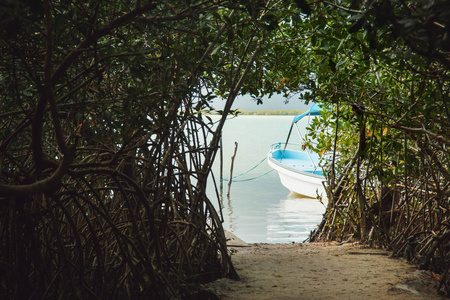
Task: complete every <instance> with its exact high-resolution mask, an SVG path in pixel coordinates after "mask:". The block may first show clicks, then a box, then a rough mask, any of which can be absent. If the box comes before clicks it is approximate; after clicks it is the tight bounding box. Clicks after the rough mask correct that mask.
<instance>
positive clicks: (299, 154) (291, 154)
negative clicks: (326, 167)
mask: <svg viewBox="0 0 450 300" xmlns="http://www.w3.org/2000/svg"><path fill="white" fill-rule="evenodd" d="M310 158H312V161H315V160H316V163H315V164H314V163H313V162H312V161H311V159H310ZM268 163H269V166H270V167H272V168H273V169H275V170H276V171H277V172H278V175H279V177H280V181H281V184H282V185H283V186H285V187H286V188H287V189H289V190H290V191H291V192H295V193H297V194H300V195H304V196H307V197H311V198H316V197H317V196H320V197H322V198H326V197H327V195H326V191H325V187H324V185H323V183H324V182H325V177H324V176H323V173H322V171H321V169H320V168H319V170H318V169H317V164H318V156H317V155H315V154H310V155H308V154H307V153H306V152H305V151H297V150H282V149H273V150H271V151H270V152H269V155H268Z"/></svg>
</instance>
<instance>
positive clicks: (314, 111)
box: [294, 103, 322, 123]
mask: <svg viewBox="0 0 450 300" xmlns="http://www.w3.org/2000/svg"><path fill="white" fill-rule="evenodd" d="M321 111H322V107H320V105H319V104H317V103H314V105H313V106H311V108H310V109H308V110H307V111H306V112H304V113H302V114H301V115H297V116H295V117H294V123H297V122H298V121H300V120H301V119H302V118H303V117H305V116H307V115H310V116H318V115H320V112H321Z"/></svg>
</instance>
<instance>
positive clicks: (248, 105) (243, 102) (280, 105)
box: [213, 95, 312, 111]
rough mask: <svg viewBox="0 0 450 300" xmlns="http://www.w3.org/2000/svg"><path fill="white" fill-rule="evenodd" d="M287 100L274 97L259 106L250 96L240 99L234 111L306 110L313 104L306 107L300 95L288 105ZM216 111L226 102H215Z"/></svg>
mask: <svg viewBox="0 0 450 300" xmlns="http://www.w3.org/2000/svg"><path fill="white" fill-rule="evenodd" d="M285 100H286V98H284V97H283V96H282V95H273V96H272V97H271V98H263V104H260V105H258V104H257V103H256V101H255V100H254V99H252V98H251V97H250V96H241V97H238V98H237V99H236V100H235V102H234V104H233V107H232V109H240V110H243V111H261V110H305V109H307V107H309V106H311V105H312V103H310V104H309V105H306V104H305V102H304V100H302V99H300V98H299V96H298V95H296V96H294V97H292V98H290V99H289V101H288V103H284V102H285ZM213 103H214V104H213V106H214V108H215V109H218V110H220V109H222V107H223V105H224V104H225V100H221V99H217V100H214V101H213Z"/></svg>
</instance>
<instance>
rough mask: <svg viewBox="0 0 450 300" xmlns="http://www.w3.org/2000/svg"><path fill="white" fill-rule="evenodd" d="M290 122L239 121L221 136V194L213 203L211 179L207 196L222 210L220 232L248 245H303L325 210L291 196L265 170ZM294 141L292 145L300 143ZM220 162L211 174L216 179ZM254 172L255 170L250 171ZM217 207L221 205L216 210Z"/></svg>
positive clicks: (256, 118) (231, 121) (317, 203)
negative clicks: (230, 179)
mask: <svg viewBox="0 0 450 300" xmlns="http://www.w3.org/2000/svg"><path fill="white" fill-rule="evenodd" d="M292 118H293V116H247V115H245V116H238V117H237V118H233V119H229V120H227V122H226V123H225V127H224V130H223V177H224V179H225V180H223V181H222V184H223V192H222V197H220V198H221V200H220V201H219V200H217V197H216V193H215V190H214V183H213V181H212V179H211V180H210V182H209V184H208V195H209V197H210V199H211V200H212V202H213V204H214V205H215V206H216V208H219V207H220V206H221V207H222V213H223V218H224V223H223V225H224V228H225V229H226V230H228V231H230V232H232V233H233V234H235V235H237V236H238V237H239V238H241V239H242V240H244V241H245V242H247V243H289V242H303V241H304V240H305V239H307V238H308V235H309V233H310V231H312V230H314V229H315V228H317V225H318V224H319V223H320V221H321V220H322V215H323V213H324V212H325V206H324V204H322V203H321V202H320V201H319V200H317V199H311V198H304V197H302V196H301V195H298V194H293V193H290V192H289V191H288V190H287V189H286V188H285V187H284V186H283V185H281V183H280V180H279V178H278V174H277V172H276V171H271V170H272V169H271V168H270V167H269V166H268V164H267V159H265V158H266V156H267V152H268V150H269V147H270V145H272V144H274V143H277V142H285V140H286V138H287V134H288V132H289V128H290V126H291V122H292ZM296 138H297V137H296V136H294V135H293V136H292V137H291V140H290V141H291V142H299V141H298V140H296ZM235 142H237V143H238V148H237V152H236V157H235V161H234V170H233V177H234V176H237V177H235V178H234V179H233V182H232V184H231V189H230V196H229V197H227V192H228V186H227V185H228V181H227V180H226V179H228V178H229V175H230V173H229V172H230V164H231V156H232V155H233V152H234V148H235ZM219 168H220V159H219V154H218V156H217V158H216V161H215V164H214V167H213V172H214V175H215V177H216V183H217V185H218V186H219V185H220V178H219ZM253 168H254V169H253ZM219 203H220V205H219Z"/></svg>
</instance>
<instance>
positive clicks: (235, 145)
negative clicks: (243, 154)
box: [227, 142, 238, 198]
mask: <svg viewBox="0 0 450 300" xmlns="http://www.w3.org/2000/svg"><path fill="white" fill-rule="evenodd" d="M237 148H238V143H237V142H234V153H233V155H232V156H231V166H230V179H228V193H227V198H230V189H231V183H232V181H233V166H234V158H235V157H236V152H237Z"/></svg>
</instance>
